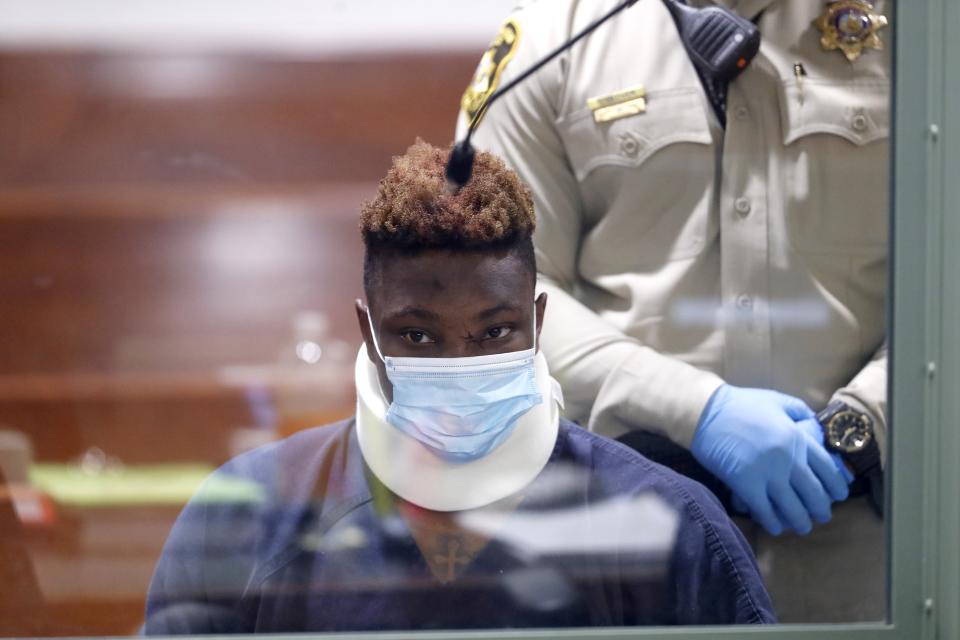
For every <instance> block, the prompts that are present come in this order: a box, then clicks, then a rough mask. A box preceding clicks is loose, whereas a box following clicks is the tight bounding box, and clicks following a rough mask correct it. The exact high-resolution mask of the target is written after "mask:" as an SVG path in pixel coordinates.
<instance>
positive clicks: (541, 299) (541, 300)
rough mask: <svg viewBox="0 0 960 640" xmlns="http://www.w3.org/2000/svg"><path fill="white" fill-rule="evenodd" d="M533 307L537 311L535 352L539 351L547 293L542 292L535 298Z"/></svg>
mask: <svg viewBox="0 0 960 640" xmlns="http://www.w3.org/2000/svg"><path fill="white" fill-rule="evenodd" d="M533 306H534V307H535V308H536V310H537V352H539V351H540V331H541V329H542V328H543V314H544V312H546V310H547V292H546V291H543V292H541V293H540V295H539V296H537V299H536V300H535V301H534V303H533Z"/></svg>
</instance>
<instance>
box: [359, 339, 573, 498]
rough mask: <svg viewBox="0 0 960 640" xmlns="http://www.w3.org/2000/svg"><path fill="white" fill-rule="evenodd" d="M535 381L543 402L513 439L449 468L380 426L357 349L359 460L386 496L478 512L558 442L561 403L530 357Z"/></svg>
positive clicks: (374, 392) (382, 403)
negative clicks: (478, 509)
mask: <svg viewBox="0 0 960 640" xmlns="http://www.w3.org/2000/svg"><path fill="white" fill-rule="evenodd" d="M536 375H537V386H538V387H539V389H540V393H541V395H542V396H543V398H544V400H545V401H544V402H541V403H540V404H538V405H537V406H535V407H533V408H532V409H530V411H528V412H527V413H525V414H524V415H523V416H521V417H520V418H519V419H518V420H517V425H516V427H515V428H514V430H513V433H511V434H510V436H509V437H508V438H507V439H506V440H505V441H504V442H503V444H501V445H500V446H499V447H497V448H496V449H494V450H493V451H491V452H490V454H488V455H486V456H484V457H482V458H479V459H477V460H473V461H472V462H462V463H453V462H447V461H445V460H443V459H441V458H440V457H438V456H436V455H435V454H433V453H432V452H431V451H430V450H429V449H427V448H426V447H424V446H423V445H422V444H420V443H419V442H418V441H417V440H415V439H414V438H411V437H410V436H408V435H407V434H405V433H403V432H402V431H400V430H399V429H397V428H396V427H394V426H393V425H391V424H389V423H388V422H387V421H386V418H385V416H386V414H387V401H386V399H385V398H384V397H383V392H382V391H381V389H380V380H379V378H378V377H377V368H376V367H375V366H374V364H373V363H372V362H371V361H370V359H369V358H368V357H367V350H366V348H365V346H361V347H360V352H359V353H358V354H357V363H356V367H355V369H354V377H355V378H356V385H357V439H358V441H359V443H360V451H361V453H362V454H363V459H364V461H365V462H366V463H367V466H369V467H370V470H371V471H373V473H374V475H376V476H377V479H378V480H380V482H382V483H383V484H384V485H386V487H387V488H388V489H390V491H392V492H394V493H395V494H397V495H398V496H400V497H401V498H403V499H404V500H407V501H408V502H412V503H413V504H415V505H417V506H419V507H423V508H424V509H430V510H431V511H463V510H466V509H477V508H479V507H484V506H486V505H488V504H491V503H493V502H496V501H497V500H501V499H503V498H506V497H507V496H510V495H513V494H514V493H516V492H517V491H520V490H521V489H523V488H524V487H525V486H527V485H528V484H529V483H530V482H531V481H532V480H533V479H534V478H536V477H537V475H538V474H539V473H540V472H541V471H542V470H543V468H544V467H545V466H546V464H547V461H548V460H549V459H550V455H551V454H552V453H553V448H554V445H555V444H556V441H557V432H558V430H559V425H560V409H561V408H562V407H563V396H562V395H561V393H560V385H559V384H557V382H556V381H555V380H554V379H553V378H551V377H550V372H549V370H548V369H547V361H546V358H544V357H543V354H541V353H538V354H537V357H536Z"/></svg>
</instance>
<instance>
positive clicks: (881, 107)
mask: <svg viewBox="0 0 960 640" xmlns="http://www.w3.org/2000/svg"><path fill="white" fill-rule="evenodd" d="M780 99H781V105H780V107H781V108H780V114H781V120H782V121H781V124H782V126H783V144H784V145H789V144H791V143H792V142H795V141H796V140H798V139H800V138H802V137H804V136H808V135H815V134H824V133H827V134H833V135H836V136H840V137H842V138H846V139H847V140H849V141H850V142H852V143H853V144H856V145H859V146H862V145H865V144H868V143H870V142H873V141H875V140H880V139H883V138H886V137H888V136H889V135H890V115H889V114H890V109H889V106H890V105H889V102H890V84H889V83H888V82H876V81H873V82H870V83H858V82H843V83H838V82H834V83H827V82H818V81H816V80H807V79H804V80H803V82H802V85H798V84H797V82H796V80H794V79H790V80H786V81H784V85H783V91H781V93H780Z"/></svg>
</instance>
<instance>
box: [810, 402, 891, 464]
mask: <svg viewBox="0 0 960 640" xmlns="http://www.w3.org/2000/svg"><path fill="white" fill-rule="evenodd" d="M817 420H819V421H820V424H821V425H822V426H823V443H824V444H825V445H826V447H827V449H829V450H830V451H834V452H836V453H838V454H840V457H841V458H843V460H844V461H845V462H846V463H847V464H848V465H849V466H850V467H851V468H852V469H853V474H854V475H855V476H857V477H862V476H865V475H867V474H869V473H870V472H872V471H874V470H877V469H879V468H880V447H878V446H877V438H876V436H875V435H874V433H873V418H871V417H870V416H868V415H867V414H865V413H863V412H862V411H858V410H856V409H854V408H853V407H851V406H850V405H848V404H846V403H844V402H841V401H839V400H836V401H834V402H831V403H830V404H828V405H827V407H826V408H825V409H824V410H823V411H821V412H820V413H818V414H817Z"/></svg>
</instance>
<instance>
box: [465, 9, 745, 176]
mask: <svg viewBox="0 0 960 640" xmlns="http://www.w3.org/2000/svg"><path fill="white" fill-rule="evenodd" d="M663 2H664V4H666V5H667V9H668V10H669V11H670V14H671V15H672V16H673V19H674V22H676V24H677V30H678V31H679V33H680V39H681V40H682V41H683V44H684V46H685V47H686V49H687V52H688V55H689V56H690V59H691V61H692V62H693V64H694V66H695V67H697V70H698V71H700V73H701V74H703V75H704V76H706V77H710V78H714V79H716V80H717V81H721V82H729V81H730V80H732V79H733V78H735V77H736V76H737V74H739V73H740V72H741V71H743V70H744V69H746V68H747V65H749V64H750V61H751V60H753V57H754V56H755V55H756V54H757V51H758V50H759V48H760V31H759V29H757V27H756V26H755V25H754V24H753V23H752V22H750V21H749V20H744V19H743V18H741V17H740V16H738V15H736V14H734V13H733V12H731V11H728V10H727V9H723V8H720V7H707V8H704V9H694V8H692V7H689V6H687V5H686V3H685V2H681V0H663ZM636 3H637V0H624V1H623V2H621V3H620V4H618V5H617V6H615V7H614V8H613V9H611V10H610V11H608V12H607V13H606V14H605V15H603V16H601V17H600V18H598V19H597V20H595V21H593V22H591V23H590V24H588V25H587V26H586V27H585V28H584V29H583V30H582V31H580V32H579V33H577V34H576V35H574V36H573V37H572V38H570V39H569V40H567V41H566V42H564V43H563V44H561V45H560V46H559V47H557V48H556V49H554V50H553V51H551V52H550V53H548V54H547V55H546V56H544V57H543V58H542V59H540V60H538V61H537V62H535V63H534V64H533V65H531V66H530V68H529V69H527V70H526V71H524V72H523V73H521V74H520V75H518V76H517V77H516V78H514V79H513V80H511V81H510V82H508V83H507V84H505V85H504V86H502V87H500V88H499V89H497V90H496V91H494V92H493V93H492V94H490V97H489V98H487V100H486V101H485V102H484V103H483V105H482V106H481V107H480V109H478V110H477V113H476V115H474V117H473V118H472V119H471V120H470V124H469V126H468V127H467V134H466V135H465V136H464V137H463V140H461V141H460V142H458V143H456V144H455V145H454V147H453V150H452V151H451V152H450V158H449V159H448V160H447V170H446V176H447V185H448V186H449V188H450V190H451V191H452V192H454V193H455V192H456V191H458V190H459V189H460V188H461V187H463V185H465V184H467V182H469V180H470V175H471V174H472V173H473V158H474V149H473V145H471V144H470V137H471V136H472V135H473V132H474V130H475V129H476V128H477V125H478V124H479V123H480V119H481V118H482V116H483V114H484V113H486V111H487V109H489V108H490V105H491V104H493V103H494V102H496V101H497V100H498V99H499V98H500V97H501V96H502V95H503V94H505V93H507V92H508V91H510V90H511V89H513V88H514V87H515V86H517V85H518V84H519V83H521V82H523V81H524V80H526V79H527V78H528V77H530V76H531V75H533V74H534V73H535V72H536V71H538V70H539V69H540V68H541V67H542V66H543V65H545V64H547V63H548V62H550V61H551V60H553V59H554V58H556V57H557V56H558V55H560V54H561V53H563V52H564V51H566V50H567V49H569V48H570V47H572V46H573V45H574V44H576V43H577V42H579V41H580V40H581V39H583V38H584V37H586V36H587V35H588V34H590V33H591V32H592V31H593V30H594V29H596V28H597V27H599V26H600V25H602V24H603V23H604V22H606V21H607V20H609V19H610V18H612V17H613V16H615V15H617V14H618V13H620V12H621V11H623V10H624V9H627V8H629V7H632V6H633V5H635V4H636Z"/></svg>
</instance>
